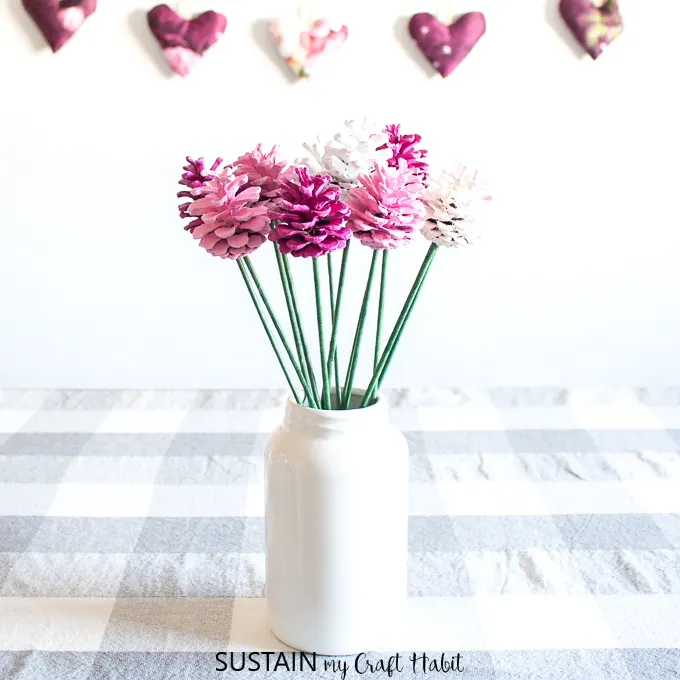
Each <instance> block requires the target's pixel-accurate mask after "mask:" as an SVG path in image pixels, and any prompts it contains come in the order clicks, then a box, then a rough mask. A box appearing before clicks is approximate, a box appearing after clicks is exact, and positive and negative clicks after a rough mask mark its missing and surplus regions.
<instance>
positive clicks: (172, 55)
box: [147, 5, 227, 77]
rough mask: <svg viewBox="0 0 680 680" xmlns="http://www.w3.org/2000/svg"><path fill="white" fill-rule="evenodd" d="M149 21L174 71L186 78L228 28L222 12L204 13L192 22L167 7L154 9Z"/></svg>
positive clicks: (148, 16)
mask: <svg viewBox="0 0 680 680" xmlns="http://www.w3.org/2000/svg"><path fill="white" fill-rule="evenodd" d="M147 19H148V22H149V28H150V29H151V32H152V33H153V34H154V36H155V38H156V40H158V42H159V44H160V46H161V47H162V48H163V54H164V55H165V58H166V59H167V61H168V64H170V68H172V70H173V71H175V73H178V74H179V75H180V76H182V77H186V76H188V75H189V73H190V72H191V70H192V69H193V67H194V66H195V65H196V63H197V62H199V61H200V60H201V58H202V57H203V54H204V53H205V52H206V50H207V49H208V48H210V47H212V46H213V45H214V44H215V43H216V42H217V41H218V40H219V39H220V38H221V37H222V34H223V33H224V31H225V30H226V28H227V18H226V17H225V16H224V15H223V14H219V13H218V12H212V11H209V12H203V14H199V15H198V16H197V17H194V18H193V19H191V20H189V19H185V18H184V17H182V16H180V15H179V14H177V12H175V11H174V10H172V9H170V7H168V6H167V5H157V6H156V7H154V8H153V9H152V10H151V11H150V12H149V13H148V14H147Z"/></svg>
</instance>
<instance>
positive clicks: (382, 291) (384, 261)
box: [373, 250, 390, 371]
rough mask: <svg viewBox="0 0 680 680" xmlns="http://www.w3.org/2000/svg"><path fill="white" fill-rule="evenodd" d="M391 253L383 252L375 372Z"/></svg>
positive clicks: (378, 356) (378, 355) (376, 332)
mask: <svg viewBox="0 0 680 680" xmlns="http://www.w3.org/2000/svg"><path fill="white" fill-rule="evenodd" d="M389 252H390V251H389V250H383V251H382V268H381V270H380V297H379V299H378V321H377V324H376V329H375V353H374V354H373V370H374V371H375V369H376V368H378V361H379V360H380V345H381V344H382V327H383V315H384V312H385V290H386V285H385V284H386V280H387V255H388V253H389Z"/></svg>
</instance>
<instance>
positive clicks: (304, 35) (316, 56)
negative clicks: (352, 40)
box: [269, 17, 348, 78]
mask: <svg viewBox="0 0 680 680" xmlns="http://www.w3.org/2000/svg"><path fill="white" fill-rule="evenodd" d="M269 31H270V33H271V35H272V38H273V40H274V43H275V44H276V46H277V47H278V50H279V52H280V53H281V56H282V57H283V58H284V59H285V61H286V63H287V64H288V65H289V66H290V67H291V69H292V70H293V73H295V75H296V77H298V78H308V77H309V76H310V75H311V73H312V71H314V70H315V67H316V65H317V64H318V62H319V60H320V58H321V57H323V56H324V55H329V54H331V53H332V52H335V51H336V50H337V49H338V48H340V47H341V46H342V45H343V44H344V42H345V40H347V34H348V29H347V26H344V25H342V24H332V23H331V22H329V21H327V20H326V19H319V20H318V21H315V22H313V23H312V24H309V23H306V22H304V21H302V20H301V19H299V18H296V17H289V18H286V19H277V20H276V21H272V22H271V23H270V24H269Z"/></svg>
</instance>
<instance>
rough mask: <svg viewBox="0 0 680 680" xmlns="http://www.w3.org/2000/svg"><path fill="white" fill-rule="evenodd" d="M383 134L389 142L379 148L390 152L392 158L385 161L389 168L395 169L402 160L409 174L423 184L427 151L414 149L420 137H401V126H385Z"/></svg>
mask: <svg viewBox="0 0 680 680" xmlns="http://www.w3.org/2000/svg"><path fill="white" fill-rule="evenodd" d="M383 132H385V134H386V135H387V136H388V137H389V142H388V143H387V144H386V145H385V146H382V147H380V148H382V149H386V148H389V149H391V150H392V158H390V159H389V160H388V161H387V162H388V164H389V165H390V167H393V168H396V167H397V166H398V165H399V161H400V160H404V161H406V163H407V164H408V167H409V169H410V170H411V172H413V174H414V175H417V176H419V177H420V179H421V180H422V181H423V182H426V181H427V173H428V169H429V166H428V164H427V162H426V161H425V158H427V151H426V150H425V149H417V148H416V146H417V145H418V144H420V142H421V140H422V137H421V136H420V135H402V134H401V125H386V126H385V129H384V130H383Z"/></svg>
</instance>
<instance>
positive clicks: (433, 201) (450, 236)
mask: <svg viewBox="0 0 680 680" xmlns="http://www.w3.org/2000/svg"><path fill="white" fill-rule="evenodd" d="M422 201H423V203H424V204H425V208H426V221H425V224H424V225H423V227H422V229H421V231H422V233H423V236H425V238H426V239H427V240H428V241H433V242H434V243H437V245H440V246H447V247H449V248H456V247H460V246H469V245H473V244H474V243H476V242H477V241H478V240H479V236H480V224H481V223H482V221H483V218H484V213H485V211H486V209H487V208H488V207H489V204H490V203H491V195H490V194H489V192H488V191H487V190H486V188H485V186H484V185H483V184H482V183H481V182H480V180H479V177H478V172H477V170H474V169H471V168H467V167H465V166H464V165H461V164H458V165H457V166H455V168H454V169H452V170H448V171H444V172H442V173H441V174H439V175H438V176H436V177H432V176H430V180H429V187H428V189H427V191H426V192H425V193H424V194H423V196H422Z"/></svg>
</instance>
